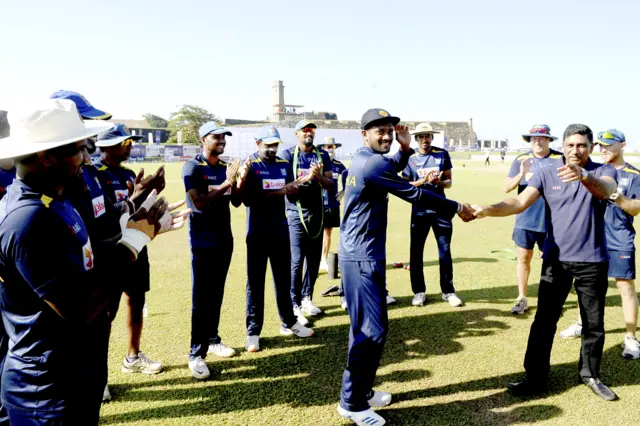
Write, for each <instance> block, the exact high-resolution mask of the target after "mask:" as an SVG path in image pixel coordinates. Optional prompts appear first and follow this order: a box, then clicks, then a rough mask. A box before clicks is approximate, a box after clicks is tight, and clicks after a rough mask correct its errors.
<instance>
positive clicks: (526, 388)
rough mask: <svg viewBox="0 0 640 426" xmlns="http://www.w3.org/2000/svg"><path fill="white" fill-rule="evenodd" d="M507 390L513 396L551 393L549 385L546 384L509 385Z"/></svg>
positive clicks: (526, 382)
mask: <svg viewBox="0 0 640 426" xmlns="http://www.w3.org/2000/svg"><path fill="white" fill-rule="evenodd" d="M507 388H508V389H509V391H510V392H511V395H513V396H535V395H540V394H543V393H547V392H549V385H548V384H546V383H544V382H530V381H528V380H525V381H523V382H515V383H509V384H508V385H507Z"/></svg>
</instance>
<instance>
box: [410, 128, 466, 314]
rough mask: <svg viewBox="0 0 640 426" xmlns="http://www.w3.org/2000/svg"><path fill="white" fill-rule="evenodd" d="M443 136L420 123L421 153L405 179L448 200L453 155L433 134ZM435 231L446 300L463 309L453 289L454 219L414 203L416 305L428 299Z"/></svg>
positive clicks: (415, 156)
mask: <svg viewBox="0 0 640 426" xmlns="http://www.w3.org/2000/svg"><path fill="white" fill-rule="evenodd" d="M437 133H440V132H438V131H436V130H433V127H431V125H430V124H429V123H420V124H418V126H416V129H415V130H414V131H413V132H411V134H412V135H414V138H415V140H416V142H417V143H418V152H416V153H415V154H413V155H412V156H411V157H409V162H408V164H407V167H406V168H405V169H404V170H403V171H402V177H403V178H404V179H405V180H408V181H409V182H410V183H411V185H413V186H415V187H416V188H423V189H426V190H429V191H432V192H434V193H436V194H438V195H440V196H441V197H445V195H444V190H445V189H449V188H451V185H452V183H453V180H452V176H451V169H452V168H453V165H452V164H451V157H450V156H449V152H448V151H447V150H445V149H442V148H437V147H434V146H432V145H431V142H432V141H433V135H434V134H437ZM432 228H433V233H434V234H435V237H436V241H437V242H438V254H439V259H440V290H441V291H442V300H444V301H445V302H449V305H451V306H454V307H458V306H462V300H460V298H459V297H458V296H456V290H455V288H454V287H453V260H452V259H451V236H452V235H453V224H452V222H451V218H449V217H441V216H438V215H437V214H436V212H435V210H433V209H429V208H424V207H422V206H420V205H418V204H414V205H413V206H412V208H411V232H410V235H411V242H410V253H411V254H410V261H409V270H410V273H411V290H412V291H413V294H414V296H413V300H412V301H411V304H412V305H413V306H423V305H424V303H425V300H426V296H425V291H426V286H425V282H424V268H423V264H422V262H423V257H424V243H425V242H426V241H427V236H428V235H429V231H430V230H431V229H432Z"/></svg>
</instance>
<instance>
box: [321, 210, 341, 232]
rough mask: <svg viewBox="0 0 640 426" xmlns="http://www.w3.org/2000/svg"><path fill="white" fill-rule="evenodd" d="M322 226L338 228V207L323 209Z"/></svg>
mask: <svg viewBox="0 0 640 426" xmlns="http://www.w3.org/2000/svg"><path fill="white" fill-rule="evenodd" d="M324 227H325V228H340V207H331V208H325V209H324Z"/></svg>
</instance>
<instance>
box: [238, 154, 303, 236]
mask: <svg viewBox="0 0 640 426" xmlns="http://www.w3.org/2000/svg"><path fill="white" fill-rule="evenodd" d="M249 159H250V160H251V166H250V169H249V173H248V174H247V180H246V181H245V184H244V193H243V201H244V204H245V206H247V236H249V235H259V236H278V235H284V236H288V234H289V227H288V224H287V216H286V214H285V207H284V198H285V196H284V195H283V196H270V197H268V196H266V195H267V194H268V193H269V192H271V191H277V190H279V189H282V188H283V187H284V186H285V185H286V184H288V183H289V182H292V181H293V180H294V179H293V174H292V171H291V167H289V162H288V161H287V160H283V159H282V158H279V157H276V158H275V161H273V162H269V161H264V160H262V159H260V157H259V155H258V153H257V152H256V153H253V154H251V155H250V156H249ZM265 242H266V243H268V241H265Z"/></svg>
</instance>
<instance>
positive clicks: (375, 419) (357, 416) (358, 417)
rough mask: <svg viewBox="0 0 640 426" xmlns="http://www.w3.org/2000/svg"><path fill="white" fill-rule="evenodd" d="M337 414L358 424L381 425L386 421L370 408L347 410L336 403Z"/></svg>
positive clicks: (359, 425) (362, 425) (367, 425)
mask: <svg viewBox="0 0 640 426" xmlns="http://www.w3.org/2000/svg"><path fill="white" fill-rule="evenodd" d="M338 414H340V415H341V416H342V417H344V418H345V419H349V420H351V421H352V422H354V423H355V424H357V425H358V426H382V425H384V424H385V423H386V421H385V420H384V419H383V418H382V416H380V415H379V414H376V412H375V411H373V410H372V409H371V408H369V409H368V410H364V411H357V412H356V411H349V410H345V409H344V408H342V407H341V406H340V405H338Z"/></svg>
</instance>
